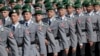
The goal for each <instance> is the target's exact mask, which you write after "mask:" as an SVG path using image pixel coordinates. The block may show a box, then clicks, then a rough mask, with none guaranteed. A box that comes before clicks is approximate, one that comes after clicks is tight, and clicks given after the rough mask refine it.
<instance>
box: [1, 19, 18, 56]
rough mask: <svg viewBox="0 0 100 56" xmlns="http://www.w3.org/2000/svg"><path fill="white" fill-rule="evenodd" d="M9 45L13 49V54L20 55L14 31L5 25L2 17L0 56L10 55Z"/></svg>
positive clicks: (13, 55)
mask: <svg viewBox="0 0 100 56" xmlns="http://www.w3.org/2000/svg"><path fill="white" fill-rule="evenodd" d="M7 47H10V48H11V51H13V53H12V56H18V47H17V43H16V40H15V38H14V36H13V33H12V32H11V30H10V29H8V28H6V27H4V26H3V22H2V19H0V56H8V52H9V50H8V49H6V48H7Z"/></svg>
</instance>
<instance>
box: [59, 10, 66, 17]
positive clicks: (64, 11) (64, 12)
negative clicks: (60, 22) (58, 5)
mask: <svg viewBox="0 0 100 56" xmlns="http://www.w3.org/2000/svg"><path fill="white" fill-rule="evenodd" d="M58 11H59V15H60V16H63V15H65V14H66V9H64V8H62V9H59V10H58Z"/></svg>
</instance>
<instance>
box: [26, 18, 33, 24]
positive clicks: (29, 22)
mask: <svg viewBox="0 0 100 56" xmlns="http://www.w3.org/2000/svg"><path fill="white" fill-rule="evenodd" d="M25 23H28V25H29V24H31V23H33V21H32V18H31V19H30V20H28V21H26V22H25Z"/></svg>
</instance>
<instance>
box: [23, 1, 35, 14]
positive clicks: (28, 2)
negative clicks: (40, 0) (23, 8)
mask: <svg viewBox="0 0 100 56" xmlns="http://www.w3.org/2000/svg"><path fill="white" fill-rule="evenodd" d="M24 2H25V4H29V5H30V6H31V12H32V14H34V13H35V11H34V7H33V4H32V0H25V1H24Z"/></svg>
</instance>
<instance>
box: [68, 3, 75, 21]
mask: <svg viewBox="0 0 100 56" xmlns="http://www.w3.org/2000/svg"><path fill="white" fill-rule="evenodd" d="M66 10H67V15H66V16H67V17H68V18H71V19H72V18H74V5H73V3H71V2H69V3H68V4H67V5H66Z"/></svg>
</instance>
